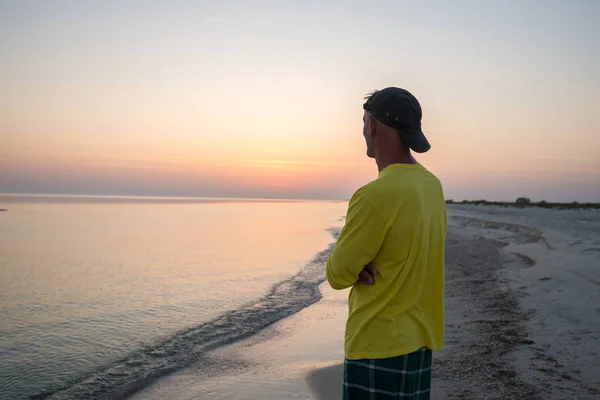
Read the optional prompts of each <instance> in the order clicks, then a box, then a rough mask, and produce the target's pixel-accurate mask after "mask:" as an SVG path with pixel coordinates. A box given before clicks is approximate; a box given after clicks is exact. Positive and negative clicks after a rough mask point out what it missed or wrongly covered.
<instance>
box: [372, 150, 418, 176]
mask: <svg viewBox="0 0 600 400" xmlns="http://www.w3.org/2000/svg"><path fill="white" fill-rule="evenodd" d="M375 161H376V162H377V168H378V169H379V172H381V171H383V170H384V169H386V168H387V167H389V166H390V165H392V164H417V160H415V158H414V157H413V156H412V154H410V153H405V154H386V155H382V156H378V157H376V158H375Z"/></svg>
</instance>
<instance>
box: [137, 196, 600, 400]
mask: <svg viewBox="0 0 600 400" xmlns="http://www.w3.org/2000/svg"><path fill="white" fill-rule="evenodd" d="M565 221H570V223H567V222H565ZM576 221H579V222H576ZM578 224H579V225H581V227H583V226H584V225H585V228H584V229H579V225H578ZM449 225H450V226H449V234H448V238H447V264H446V326H447V331H446V347H445V349H444V350H442V351H439V352H435V353H434V357H435V361H434V372H433V376H434V378H433V379H434V381H433V387H432V398H433V399H452V398H457V399H458V398H463V399H557V400H558V399H565V398H576V399H594V398H599V397H600V383H599V382H600V380H599V379H598V376H599V375H600V356H599V354H598V351H600V346H599V343H598V338H599V336H600V335H599V334H600V308H599V307H598V304H600V287H599V286H600V279H599V277H598V276H599V275H600V271H599V270H598V266H599V265H600V258H599V257H600V247H598V242H597V240H598V235H599V234H598V232H599V228H600V217H599V216H598V213H597V212H591V211H590V212H576V211H556V210H543V211H533V212H532V211H525V210H512V209H496V208H492V207H489V208H488V209H487V210H486V209H485V208H484V207H479V208H477V207H452V208H451V209H450V222H449ZM571 227H574V228H573V229H571ZM320 290H321V292H322V295H323V298H322V299H321V300H320V301H319V302H317V303H315V304H314V305H312V306H310V307H308V308H305V309H303V310H302V311H300V312H299V313H296V314H294V315H292V316H290V317H288V318H286V319H284V320H281V321H279V322H278V323H275V324H274V325H271V326H270V327H268V328H267V329H265V330H263V331H261V332H260V333H259V334H257V335H254V336H252V337H250V338H248V339H245V340H243V341H240V342H237V343H235V344H233V345H230V346H226V347H222V348H219V349H215V350H213V351H212V352H210V354H208V355H207V358H206V359H203V360H202V362H198V363H197V364H196V365H194V366H193V367H191V368H187V369H185V370H182V371H180V372H177V373H175V374H172V375H170V376H167V377H165V378H163V379H160V380H158V381H157V382H155V383H154V384H153V385H151V386H149V387H148V388H146V389H144V390H143V391H141V392H138V393H136V394H135V395H134V396H132V398H133V399H163V398H177V399H198V398H206V399H256V398H261V399H294V398H297V399H336V398H341V384H342V367H341V361H342V360H343V333H344V322H345V318H346V299H347V295H348V291H347V290H346V291H334V290H332V289H331V288H330V287H329V286H328V284H327V283H326V282H324V283H323V284H321V285H320Z"/></svg>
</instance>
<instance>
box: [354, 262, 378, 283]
mask: <svg viewBox="0 0 600 400" xmlns="http://www.w3.org/2000/svg"><path fill="white" fill-rule="evenodd" d="M377 274H379V272H378V271H377V269H376V268H375V267H374V266H372V265H371V264H368V265H367V266H366V267H364V268H363V270H362V271H360V274H358V280H359V281H360V282H362V283H364V284H365V285H372V284H374V283H375V275H377Z"/></svg>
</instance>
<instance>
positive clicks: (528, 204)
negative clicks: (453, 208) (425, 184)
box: [446, 197, 600, 210]
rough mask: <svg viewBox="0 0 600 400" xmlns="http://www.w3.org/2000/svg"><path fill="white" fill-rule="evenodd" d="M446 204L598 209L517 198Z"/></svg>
mask: <svg viewBox="0 0 600 400" xmlns="http://www.w3.org/2000/svg"><path fill="white" fill-rule="evenodd" d="M446 204H472V205H476V206H478V205H484V206H502V207H517V208H525V207H541V208H556V209H559V210H566V209H600V203H578V202H576V201H574V202H572V203H549V202H547V201H545V200H542V201H539V202H537V203H532V202H531V200H530V199H529V198H527V197H519V198H518V199H517V200H515V201H514V202H513V203H511V202H506V201H487V200H463V201H459V202H456V201H454V200H452V199H449V200H446Z"/></svg>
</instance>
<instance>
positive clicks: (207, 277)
mask: <svg viewBox="0 0 600 400" xmlns="http://www.w3.org/2000/svg"><path fill="white" fill-rule="evenodd" d="M0 201H2V203H1V204H0V206H3V207H5V208H9V211H8V212H5V213H3V214H2V215H0V301H1V304H2V310H1V311H0V320H1V321H2V324H1V326H0V341H1V342H0V347H1V348H2V349H4V350H3V355H2V359H3V362H2V364H1V365H0V393H3V394H5V395H8V396H9V397H10V394H11V393H12V395H16V393H19V394H20V395H21V396H23V397H26V395H31V394H35V393H39V392H40V391H41V390H42V389H44V388H47V387H51V386H53V385H54V386H56V385H58V386H60V385H64V383H65V382H67V381H69V380H72V379H75V378H77V377H78V376H80V375H81V374H82V373H85V372H86V371H90V370H92V369H93V368H94V367H97V366H100V365H104V364H106V363H109V362H111V361H114V360H115V359H117V358H119V357H123V356H124V355H125V354H127V353H128V352H129V351H131V349H134V348H137V347H140V346H143V345H145V344H150V343H153V342H156V341H158V340H161V339H164V338H166V337H168V336H169V335H171V334H173V333H174V332H176V331H179V330H181V329H184V328H187V327H191V326H197V325H198V324H200V323H201V322H203V321H208V320H211V319H213V318H215V317H217V316H219V315H221V314H223V313H224V312H225V311H227V310H233V309H237V308H239V307H241V306H242V305H244V304H247V303H248V302H250V301H253V300H255V299H257V298H260V297H262V296H263V295H264V294H265V292H266V291H267V290H268V289H269V288H270V287H271V286H272V285H273V284H274V283H276V282H279V281H282V280H284V279H286V278H287V277H289V276H291V275H293V274H295V273H296V272H298V271H299V270H300V269H301V268H302V267H303V266H304V265H305V264H306V263H307V262H308V261H309V260H310V259H312V258H313V257H314V255H315V254H316V253H317V252H318V251H319V250H322V249H324V248H325V247H327V244H328V243H329V242H331V240H332V239H331V235H330V233H328V232H327V231H326V230H325V229H326V228H327V227H329V226H331V225H337V224H339V222H338V219H339V217H340V215H342V214H344V212H345V207H346V203H343V202H258V201H252V202H234V201H233V200H227V201H216V202H214V201H213V202H209V201H205V200H203V201H200V202H195V203H188V202H186V201H184V202H183V203H177V202H176V203H173V204H164V202H151V201H147V202H144V203H131V202H130V201H125V202H120V201H119V202H114V201H110V202H87V201H83V202H80V201H75V202H71V203H68V204H67V203H64V202H58V201H51V202H39V201H35V202H29V201H28V202H26V203H23V202H15V201H14V199H13V201H11V202H9V201H5V200H3V199H2V198H0ZM5 204H6V206H5Z"/></svg>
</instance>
